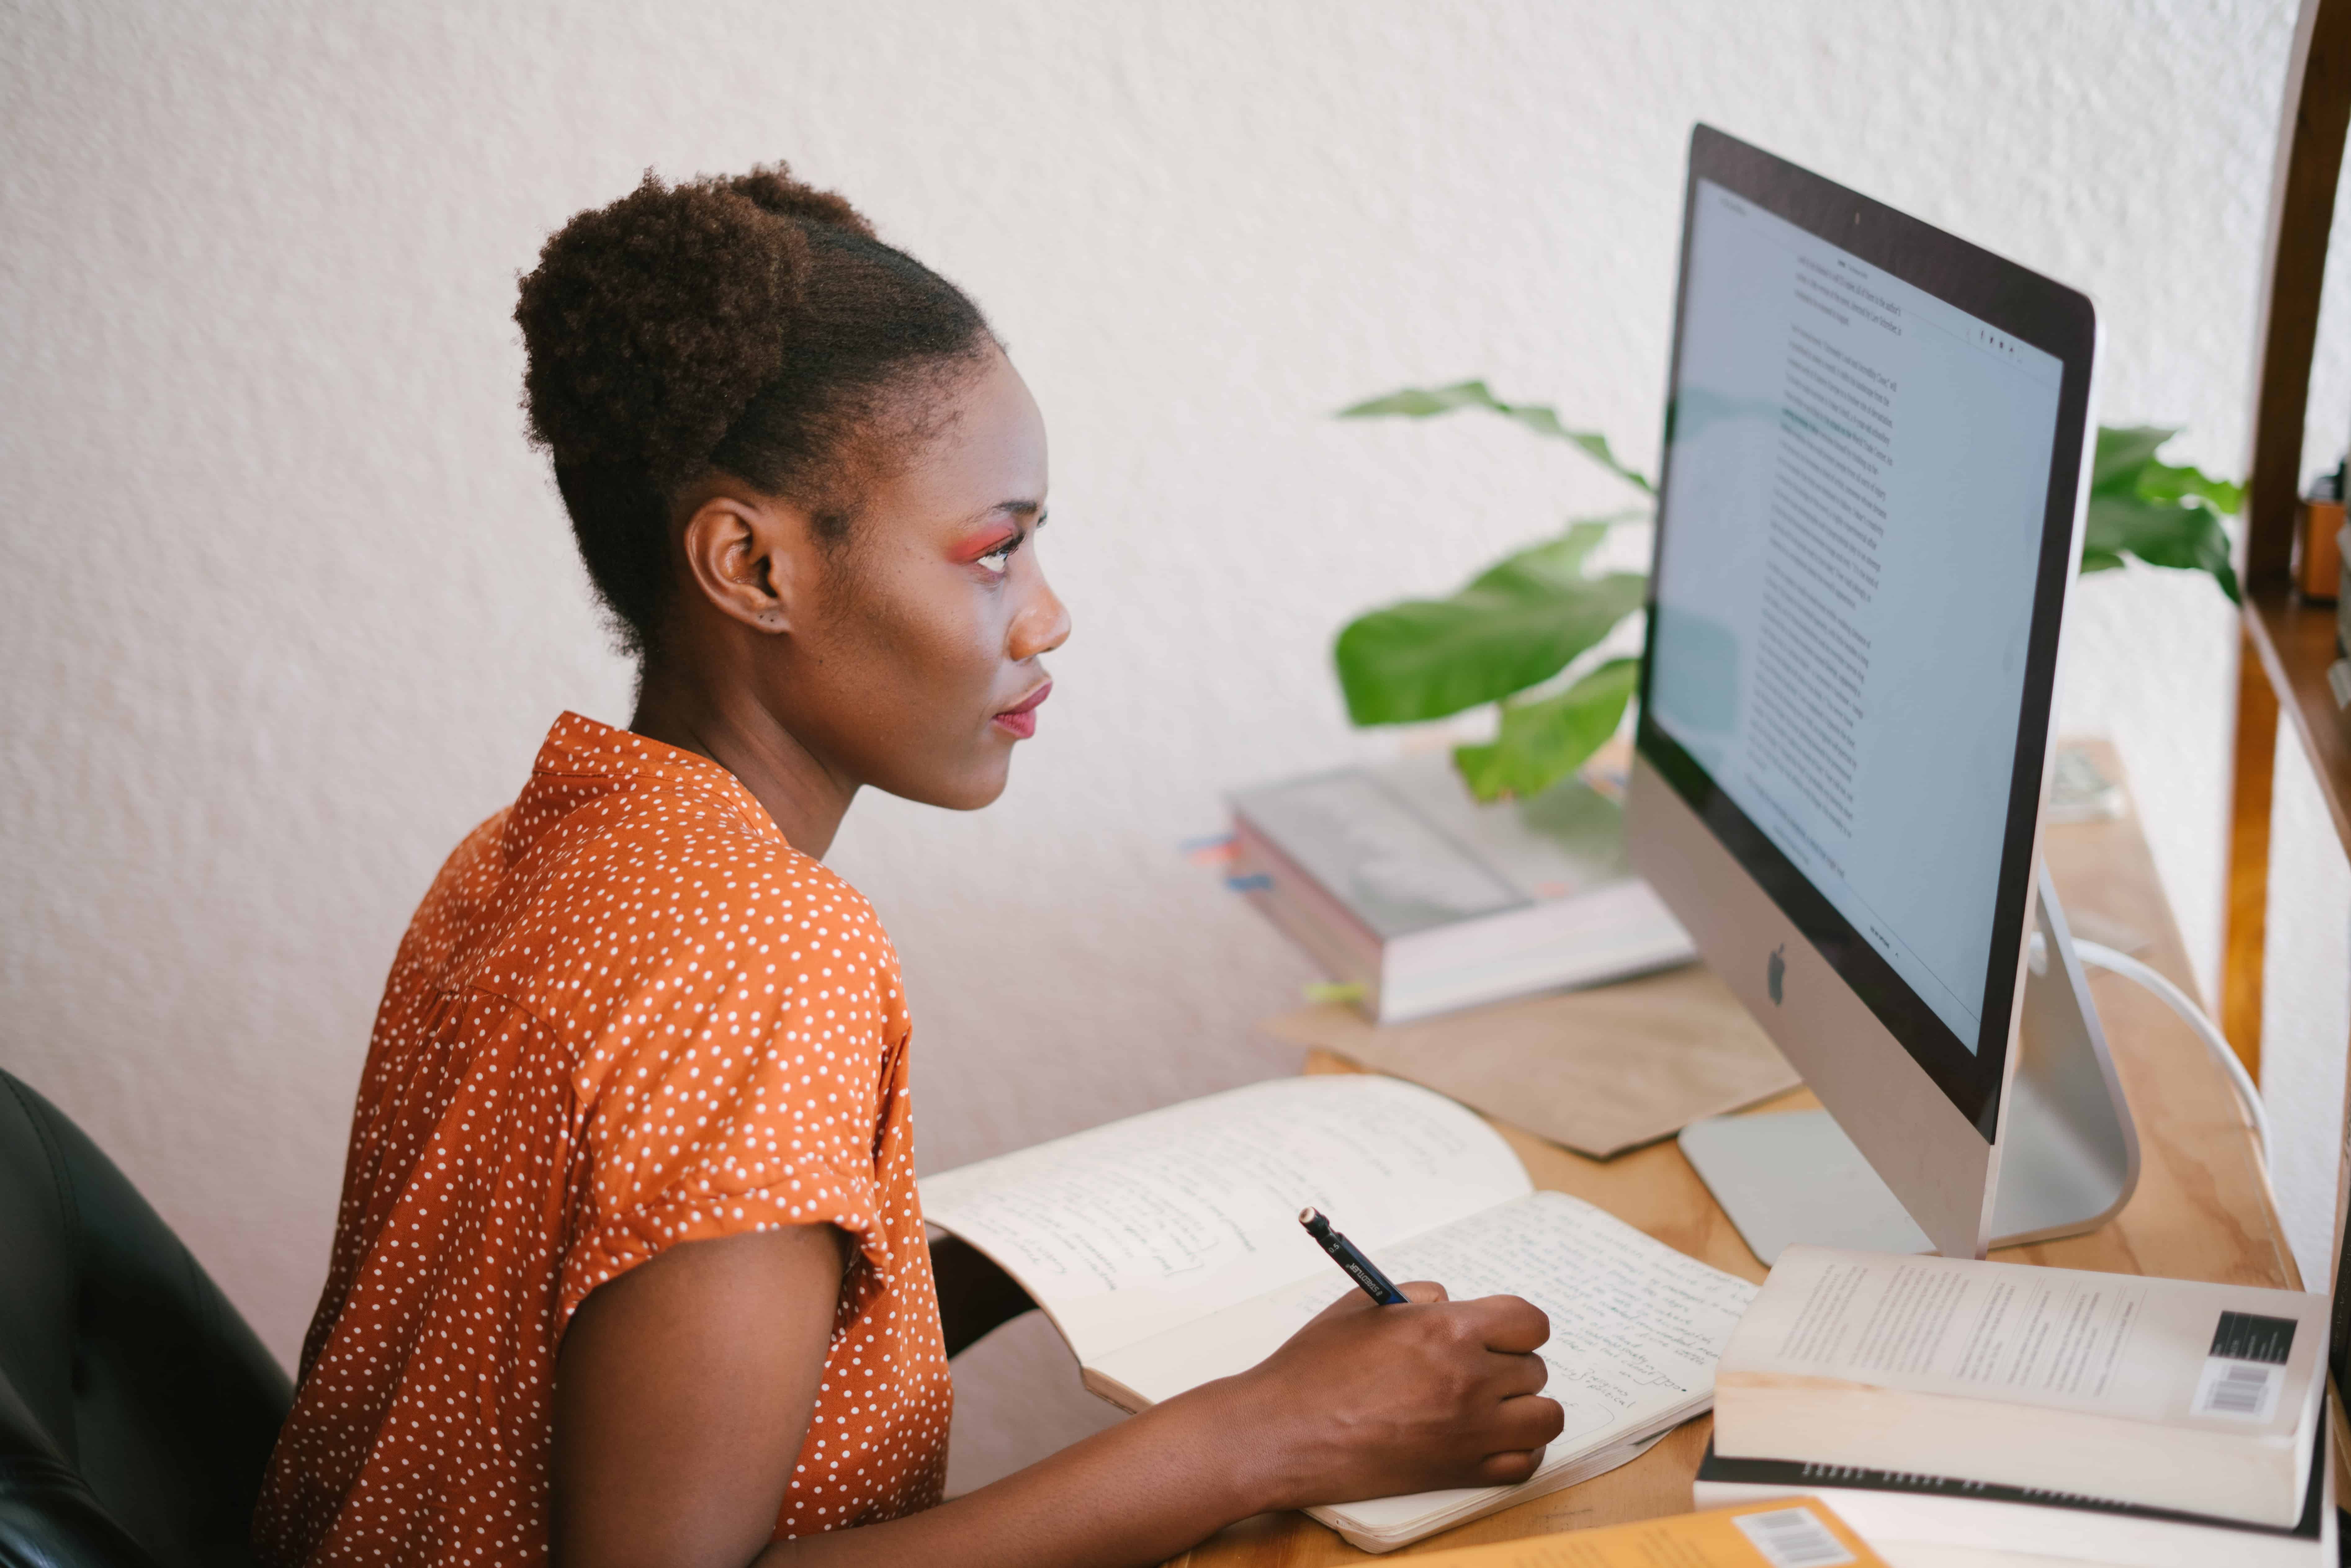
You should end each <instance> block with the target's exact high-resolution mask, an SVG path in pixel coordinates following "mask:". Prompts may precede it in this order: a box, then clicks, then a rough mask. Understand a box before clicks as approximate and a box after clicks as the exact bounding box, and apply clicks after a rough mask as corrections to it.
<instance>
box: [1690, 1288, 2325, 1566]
mask: <svg viewBox="0 0 2351 1568" xmlns="http://www.w3.org/2000/svg"><path fill="white" fill-rule="evenodd" d="M2326 1308H2327V1302H2326V1301H2325V1298H2324V1297H2321V1296H2316V1295H2313V1294H2309V1293H2307V1292H2304V1291H2271V1290H2263V1289H2261V1288H2259V1287H2256V1286H2251V1285H2216V1284H2207V1283H2203V1282H2200V1281H2187V1280H2157V1279H2147V1278H2144V1277H2142V1276H2138V1275H2130V1274H2098V1273H2089V1272H2085V1271H2083V1270H2072V1269H2041V1268H2032V1267H2029V1266H2026V1265H2023V1264H2017V1263H1991V1262H1980V1261H1976V1260H1969V1259H1956V1258H1917V1257H1906V1256H1897V1255H1894V1254H1887V1253H1876V1252H1847V1251H1838V1250H1834V1249H1828V1248H1823V1247H1792V1248H1789V1249H1787V1250H1786V1251H1785V1252H1783V1253H1782V1254H1781V1257H1780V1261H1779V1262H1778V1264H1777V1265H1775V1266H1774V1267H1773V1269H1772V1270H1771V1278H1770V1279H1769V1280H1768V1281H1765V1283H1764V1286H1763V1289H1762V1291H1761V1292H1760V1293H1759V1294H1758V1295H1757V1297H1756V1300H1755V1305H1754V1306H1753V1307H1752V1308H1751V1309H1750V1310H1749V1312H1747V1314H1746V1316H1745V1317H1743V1318H1742V1319H1741V1320H1740V1324H1739V1330H1738V1332H1737V1333H1734V1334H1733V1335H1732V1336H1731V1341H1730V1345H1729V1349H1727V1350H1726V1351H1725V1352H1724V1354H1723V1359H1722V1364H1721V1366H1720V1367H1719V1369H1718V1371H1717V1373H1716V1377H1715V1386H1716V1395H1715V1446H1716V1448H1717V1449H1718V1451H1719V1452H1720V1453H1721V1454H1722V1456H1723V1457H1724V1458H1747V1459H1785V1460H1792V1461H1796V1462H1799V1463H1812V1464H1822V1465H1844V1466H1857V1467H1864V1468H1867V1469H1883V1470H1894V1471H1904V1472H1910V1473H1915V1474H1920V1475H1930V1476H1956V1477H1963V1478H1965V1479H1969V1480H1974V1481H1985V1482H1993V1483H1997V1484H1999V1485H2002V1486H2010V1487H2023V1488H2032V1489H2037V1490H2048V1491H2060V1492H2066V1493H2071V1494H2074V1495H2078V1496H2082V1497H2091V1498H2099V1499H2103V1500H2106V1501H2109V1502H2118V1503H2133V1504H2137V1505H2140V1506H2143V1507H2148V1508H2167V1509H2175V1510H2178V1511H2181V1512H2184V1513H2197V1514H2204V1515H2208V1516H2210V1517H2212V1518H2215V1519H2227V1520H2234V1521H2240V1522H2243V1523H2252V1524H2268V1525H2276V1526H2285V1527H2291V1526H2292V1525H2294V1522H2295V1521H2297V1520H2299V1519H2300V1518H2301V1517H2302V1514H2303V1511H2304V1506H2305V1501H2306V1499H2305V1491H2306V1488H2305V1484H2304V1483H2305V1480H2306V1478H2307V1477H2308V1475H2309V1472H2310V1464H2311V1455H2312V1453H2313V1451H2314V1448H2315V1447H2318V1446H2320V1415H2321V1408H2322V1402H2323V1396H2324V1393H2325V1349H2326V1315H2327V1314H2326Z"/></svg>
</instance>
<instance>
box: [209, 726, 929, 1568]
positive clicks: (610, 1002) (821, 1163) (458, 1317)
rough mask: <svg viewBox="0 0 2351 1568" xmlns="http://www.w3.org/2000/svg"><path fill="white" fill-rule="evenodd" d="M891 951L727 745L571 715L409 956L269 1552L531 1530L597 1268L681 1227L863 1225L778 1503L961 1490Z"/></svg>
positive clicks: (656, 1246) (362, 1102) (526, 1549)
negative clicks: (952, 1459) (782, 828)
mask: <svg viewBox="0 0 2351 1568" xmlns="http://www.w3.org/2000/svg"><path fill="white" fill-rule="evenodd" d="M906 1041H907V1021H906V1009H905V1001H904V992H903V990H902V988H901V987H900V984H899V979H898V967H897V958H896V955H895V954H894V953H893V950H892V948H891V946H890V942H889V938H888V937H886V936H883V931H882V927H881V924H880V922H879V921H878V920H877V919H876V918H875V917H874V914H873V911H872V908H871V907H870V906H869V905H868V904H866V902H865V901H864V899H862V897H860V896H859V895H858V894H857V893H856V892H855V891H854V890H853V889H852V888H851V887H850V886H849V885H848V884H847V883H843V882H841V879H840V878H838V877H836V876H834V875H833V874H832V873H831V872H829V871H827V870H826V869H825V868H824V867H823V866H822V865H820V864H819V863H818V862H815V861H812V860H810V859H809V858H807V857H806V856H804V855H802V854H799V852H796V851H794V850H793V849H792V848H791V846H790V845H789V844H788V843H786V842H785V841H784V838H783V835H782V834H781V833H780V832H779V831H777V828H776V825H775V823H774V821H773V820H771V819H770V818H769V817H768V813H767V811H766V810H765V809H764V808H762V807H761V806H760V805H759V803H758V800H755V799H754V798H753V797H752V795H751V794H750V792H749V791H748V790H747V789H744V788H743V786H742V785H741V784H739V783H738V782H737V781H736V779H735V778H734V776H733V775H732V774H730V773H728V772H727V771H726V769H725V768H720V767H718V766H717V765H716V764H715V763H711V762H706V761H704V760H702V759H701V758H696V757H693V756H691V755H689V754H687V753H685V752H682V751H678V750H676V749H674V748H673V747H667V746H663V745H661V744H659V743H658V742H655V741H651V740H647V739H645V738H643V737H640V736H636V735H632V734H630V733H628V732H627V731H624V730H616V729H613V728H611V727H608V726H605V725H601V724H598V723H595V722H594V721H593V720H590V719H586V718H582V717H580V716H578V715H576V714H566V715H564V716H562V717H561V718H560V719H559V720H558V721H557V722H556V725H555V727H554V728H553V729H551V730H550V731H549V733H548V737H547V743H546V745H545V747H542V748H541V750H540V751H539V754H538V761H537V763H536V764H535V766H534V767H533V768H532V771H531V777H530V782H529V783H528V786H526V787H525V789H523V792H522V794H521V796H520V798H519V799H517V800H516V801H515V803H514V804H513V805H512V806H510V807H508V808H507V810H504V811H501V812H500V813H499V814H498V815H496V816H495V817H493V818H491V819H490V820H489V821H487V822H485V823H484V824H482V826H481V827H479V828H477V829H476V830H475V831H474V832H473V834H472V835H471V836H470V837H468V838H467V839H466V840H465V842H464V843H463V844H461V845H460V846H458V849H457V851H456V852H455V854H454V855H452V856H451V857H450V858H449V862H448V863H447V864H446V865H445V866H444V867H443V868H442V870H441V873H440V875H439V877H438V878H437V879H435V881H434V884H433V889H432V891H431V893H429V894H427V895H426V896H425V899H424V903H423V907H421V908H420V909H419V910H418V911H417V913H416V918H415V920H414V922H413V924H412V925H410V926H409V929H408V935H407V936H406V937H405V938H404V939H403V940H402V943H401V946H400V953H399V956H398V957H397V959H396V960H395V961H394V963H393V966H392V978H391V980H390V982H389V983H388V984H387V985H386V987H385V988H384V997H383V1004H382V1007H381V1009H380V1011H379V1012H378V1014H377V1018H376V1026H375V1033H374V1038H373V1039H372V1040H371V1043H370V1045H369V1047H368V1057H367V1067H366V1070H365V1072H364V1074H363V1075H362V1077H361V1080H360V1092H359V1103H358V1108H357V1110H356V1112H355V1113H354V1115H353V1117H352V1123H351V1139H350V1156H349V1161H348V1165H347V1168H346V1170H345V1173H344V1177H343V1194H342V1207H341V1212H340V1218H339V1219H338V1221H337V1225H336V1232H335V1249H334V1255H333V1259H332V1261H331V1263H330V1265H329V1272H328V1278H327V1288H326V1291H325V1294H324V1296H323V1297H322V1298H321V1300H320V1301H319V1312H318V1316H317V1318H316V1319H315V1320H314V1321H313V1322H312V1323H311V1325H310V1333H309V1335H308V1339H307V1340H306V1341H305V1342H304V1344H303V1348H302V1376H301V1383H300V1386H299V1388H298V1392H297V1393H296V1395H295V1400H294V1410H293V1414H292V1416H290V1417H289V1418H288V1420H287V1424H286V1428H285V1431H284V1432H283V1434H282V1435H281V1436H280V1437H279V1438H278V1440H277V1451H276V1453H275V1454H274V1455H273V1456H272V1458H271V1460H270V1465H269V1472H268V1476H267V1479H266V1482H265V1484H264V1487H263V1490H262V1496H261V1502H260V1506H259V1508H258V1510H257V1511H256V1516H255V1538H256V1546H257V1548H258V1550H259V1554H260V1557H261V1560H262V1562H263V1563H266V1564H270V1565H272V1568H296V1565H297V1564H326V1563H350V1564H367V1565H370V1568H409V1565H418V1564H451V1565H455V1564H484V1563H522V1564H537V1563H544V1562H545V1561H546V1557H547V1539H548V1535H547V1507H546V1504H547V1484H548V1480H547V1464H548V1452H549V1437H550V1433H551V1415H550V1411H551V1405H550V1401H549V1393H550V1388H551V1385H552V1376H553V1372H554V1367H555V1356H556V1347H557V1345H558V1343H559V1341H560V1340H561V1338H562V1334H563V1329H564V1325H565V1324H566V1323H567V1322H569V1321H570V1318H571V1314H572V1312H574V1311H575V1310H577V1309H578V1307H579V1305H580V1301H581V1300H582V1299H584V1298H585V1297H586V1296H587V1294H588V1292H589V1291H592V1290H594V1289H595V1288H596V1287H597V1286H598V1285H600V1284H602V1283H603V1282H604V1281H607V1280H611V1279H613V1278H615V1277H617V1276H619V1275H620V1274H622V1273H624V1272H626V1271H627V1270H630V1269H632V1268H634V1267H635V1266H636V1265H638V1264H640V1263H643V1261H645V1260H647V1259H649V1258H652V1257H654V1256H656V1255H658V1254H659V1253H660V1252H661V1251H662V1250H663V1249H664V1248H668V1247H673V1246H675V1245H676V1244H677V1243H679V1242H681V1241H689V1240H696V1239H703V1238H707V1237H718V1236H726V1235H731V1234H733V1233H734V1232H737V1231H741V1230H756V1229H765V1228H769V1227H772V1226H778V1225H808V1224H816V1223H827V1224H832V1225H837V1226H839V1227H841V1229H843V1230H844V1231H847V1232H848V1233H850V1234H851V1235H852V1237H854V1238H855V1239H856V1240H857V1243H858V1254H857V1257H856V1259H855V1260H854V1261H853V1262H852V1266H851V1268H850V1270H849V1273H848V1275H847V1277H846V1278H845V1279H844V1280H843V1281H842V1284H841V1301H840V1302H839V1305H838V1307H837V1309H836V1312H835V1316H834V1329H833V1337H832V1344H831V1351H830V1352H829V1354H828V1357H827V1360H826V1364H825V1372H824V1375H823V1378H822V1379H821V1383H822V1391H821V1392H820V1394H819V1395H818V1396H817V1406H816V1410H815V1414H814V1417H813V1419H812V1421H811V1423H810V1430H809V1436H808V1438H807V1441H806V1443H805V1444H804V1446H803V1447H802V1448H801V1450H800V1454H799V1461H798V1464H797V1465H796V1467H795V1469H794V1470H793V1473H792V1477H791V1483H790V1490H789V1492H788V1493H787V1494H786V1500H785V1503H784V1508H783V1512H782V1515H781V1517H780V1518H778V1520H777V1521H776V1533H777V1535H778V1538H781V1537H786V1536H791V1535H800V1534H808V1533H811V1532H813V1531H822V1530H832V1529H837V1528H840V1527H841V1526H844V1525H855V1524H864V1523H869V1522H872V1521H880V1520H884V1519H890V1518H893V1517H895V1516H897V1515H900V1514H903V1513H908V1512H912V1511H914V1510H917V1509H921V1508H925V1507H928V1506H929V1505H931V1504H932V1503H934V1502H935V1501H937V1500H938V1498H939V1494H940V1483H941V1481H942V1479H943V1478H944V1472H945V1469H946V1438H947V1417H948V1414H949V1409H950V1406H951V1404H952V1396H951V1394H950V1390H949V1385H948V1380H947V1364H946V1349H945V1346H944V1344H943V1343H942V1342H941V1339H940V1334H939V1314H938V1298H937V1295H936V1292H935V1290H934V1288H933V1285H932V1281H931V1268H930V1254H929V1251H928V1249H927V1248H926V1247H925V1242H924V1236H923V1219H922V1212H921V1208H920V1207H919V1205H918V1204H917V1202H916V1199H915V1196H914V1138H913V1130H912V1119H911V1114H910V1108H909V1103H908V1092H907V1063H906Z"/></svg>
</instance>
